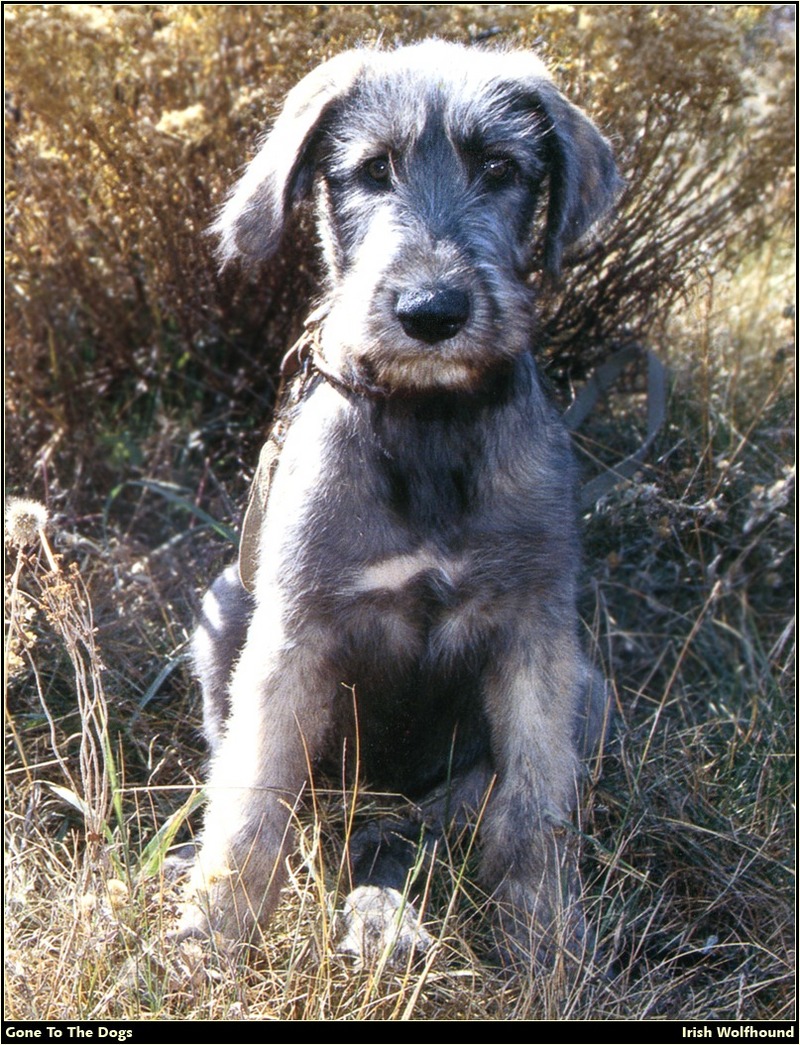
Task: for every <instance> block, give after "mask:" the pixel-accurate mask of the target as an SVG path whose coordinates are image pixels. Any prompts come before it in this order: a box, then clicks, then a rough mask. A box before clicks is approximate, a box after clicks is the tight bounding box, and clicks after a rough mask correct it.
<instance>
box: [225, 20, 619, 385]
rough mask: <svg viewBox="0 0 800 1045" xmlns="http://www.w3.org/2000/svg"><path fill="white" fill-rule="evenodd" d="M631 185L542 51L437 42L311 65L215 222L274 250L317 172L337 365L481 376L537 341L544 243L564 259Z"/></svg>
mask: <svg viewBox="0 0 800 1045" xmlns="http://www.w3.org/2000/svg"><path fill="white" fill-rule="evenodd" d="M619 186H620V180H619V178H618V176H617V173H616V167H615V164H614V160H613V157H612V154H611V149H610V147H609V145H608V143H607V142H606V140H605V138H603V136H602V135H601V134H600V132H599V131H598V130H597V129H596V127H595V126H594V125H593V124H592V123H591V121H590V120H588V119H587V117H586V116H584V115H583V114H582V113H581V112H580V111H579V110H578V109H577V108H575V106H573V105H572V104H571V103H570V102H568V101H567V100H566V99H565V98H564V97H563V95H562V94H561V93H560V92H559V91H558V90H557V89H556V87H555V86H554V85H553V82H552V80H551V78H550V77H549V75H548V73H547V71H546V69H545V67H544V66H543V65H542V63H541V62H540V61H539V59H538V58H536V57H535V56H534V55H532V54H530V53H529V52H521V51H508V52H497V51H494V52H493V51H485V50H479V49H469V48H465V47H461V46H459V45H456V44H448V43H444V42H442V41H427V42H425V43H422V44H417V45H413V46H411V47H404V48H399V49H397V50H394V51H380V50H368V49H363V50H354V51H348V52H345V53H343V54H341V55H339V56H337V57H336V58H333V59H331V60H330V61H328V62H325V63H324V64H323V65H321V66H320V67H319V68H317V69H315V70H314V71H313V72H311V73H310V74H309V75H308V76H306V77H305V78H304V79H303V80H302V81H301V82H300V83H299V84H298V85H297V86H296V87H295V88H294V89H293V90H292V91H291V92H290V93H289V95H288V97H287V99H286V102H285V104H284V107H283V110H282V112H281V113H280V115H279V116H278V119H277V120H276V122H275V125H274V127H273V129H272V131H271V132H270V134H269V135H268V136H267V138H266V139H265V141H264V144H263V146H262V147H261V149H260V151H259V153H258V154H257V156H256V157H255V159H254V160H253V161H252V163H251V164H250V166H249V167H248V168H247V170H246V172H245V174H244V176H243V177H242V179H241V180H240V182H239V183H238V185H237V186H236V187H235V189H234V191H233V193H232V195H231V196H230V198H229V200H228V202H227V204H226V205H225V206H224V208H223V210H222V212H221V214H220V216H219V219H218V220H217V222H216V224H215V226H214V230H215V231H216V233H217V234H218V235H219V240H220V247H219V253H220V257H221V258H222V259H223V261H228V260H230V259H232V258H234V257H236V256H240V255H243V256H244V257H245V258H250V259H264V258H268V257H269V256H270V255H271V254H272V253H273V252H274V251H275V250H276V249H277V248H278V245H279V243H280V241H281V236H282V233H283V229H284V225H285V222H286V217H287V215H288V213H289V211H290V210H291V209H292V207H294V206H295V205H296V204H297V203H298V202H300V201H301V200H303V199H305V198H308V197H309V196H310V195H311V194H312V191H313V190H314V189H315V187H316V189H317V200H318V213H319V228H320V235H321V239H322V243H323V247H324V250H325V257H326V261H327V267H328V287H327V298H328V305H329V311H328V317H327V319H326V321H325V324H324V326H323V330H322V345H323V351H324V354H325V359H326V363H327V365H328V367H329V368H332V369H333V370H334V371H335V372H336V373H337V375H338V376H339V377H340V378H341V379H342V380H343V382H344V383H346V384H347V383H349V384H352V385H353V386H354V387H360V386H363V387H367V386H369V387H374V388H377V389H380V390H383V391H388V392H392V391H414V390H423V389H426V390H427V389H437V388H445V387H447V388H471V387H474V386H475V385H476V383H477V382H478V381H479V379H480V377H481V375H482V374H484V373H485V372H486V371H487V370H489V369H490V368H491V367H492V366H494V365H495V363H497V362H498V361H499V360H502V359H508V358H509V357H513V356H514V355H517V354H519V353H520V352H521V351H524V350H525V349H526V348H528V347H529V345H530V338H531V325H532V307H531V302H530V292H529V288H528V285H527V282H526V277H527V275H528V274H529V272H530V271H531V268H532V266H533V263H534V258H535V257H536V256H537V250H536V248H537V246H538V247H539V248H540V253H541V257H542V258H543V264H544V268H545V269H546V270H547V272H549V273H550V274H552V275H555V274H557V273H558V271H559V269H560V267H561V263H562V258H563V255H564V253H565V251H566V250H567V249H568V248H569V247H570V246H572V245H573V244H574V243H576V242H577V241H578V240H579V239H580V238H581V237H582V236H583V235H584V233H586V232H587V230H588V229H589V228H590V227H591V225H592V224H593V223H594V222H595V221H596V220H597V219H598V218H599V217H600V216H601V215H602V214H603V213H604V212H605V211H606V210H607V209H608V208H609V206H610V205H611V203H612V201H613V199H614V197H615V195H616V193H617V192H618V189H619ZM432 349H438V351H432Z"/></svg>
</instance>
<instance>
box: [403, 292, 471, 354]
mask: <svg viewBox="0 0 800 1045" xmlns="http://www.w3.org/2000/svg"><path fill="white" fill-rule="evenodd" d="M395 312H396V315H397V318H398V319H399V320H400V325H401V326H402V328H403V330H405V332H406V334H408V336H409V337H413V338H414V340H415V341H425V342H427V343H428V344H429V345H433V344H435V343H436V342H437V341H447V339H448V338H451V337H455V336H456V334H457V333H458V332H459V330H461V328H462V327H463V326H464V324H465V323H466V321H467V319H468V318H469V295H468V294H467V293H466V291H463V290H450V289H448V290H442V289H439V290H436V289H434V290H409V291H406V292H405V293H404V294H401V295H400V297H399V298H398V301H397V308H396V310H395Z"/></svg>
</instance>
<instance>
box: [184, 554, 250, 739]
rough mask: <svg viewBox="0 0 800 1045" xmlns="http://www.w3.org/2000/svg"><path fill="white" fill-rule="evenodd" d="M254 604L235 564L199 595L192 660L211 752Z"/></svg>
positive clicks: (225, 715)
mask: <svg viewBox="0 0 800 1045" xmlns="http://www.w3.org/2000/svg"><path fill="white" fill-rule="evenodd" d="M254 606H255V602H254V600H253V597H252V595H250V594H249V592H247V591H245V589H244V588H243V587H242V582H241V581H240V580H239V570H238V567H237V566H235V565H234V566H229V567H228V568H227V569H226V570H225V571H224V572H223V573H221V574H220V575H219V577H217V579H216V580H215V581H214V583H213V584H212V585H211V587H210V588H209V589H208V591H207V592H206V594H205V596H204V597H203V603H202V606H201V608H200V618H199V620H198V622H197V628H196V629H195V633H194V635H193V636H192V661H193V663H194V670H195V674H196V676H197V678H198V680H199V682H200V686H201V688H202V691H203V732H204V733H205V736H206V740H207V741H208V746H209V748H210V750H211V752H212V754H213V753H215V752H216V751H217V749H218V747H219V744H220V740H221V738H222V731H223V727H224V725H225V722H226V721H227V718H228V713H229V711H230V692H229V690H230V684H231V678H232V676H233V668H234V665H235V664H236V661H237V660H238V659H239V656H240V655H241V652H242V649H243V648H244V644H245V640H246V638H247V628H248V626H249V624H250V620H251V618H252V616H253V609H254Z"/></svg>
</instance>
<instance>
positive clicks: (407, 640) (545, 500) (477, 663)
mask: <svg viewBox="0 0 800 1045" xmlns="http://www.w3.org/2000/svg"><path fill="white" fill-rule="evenodd" d="M617 183H618V179H617V175H616V172H615V167H614V163H613V160H612V157H611V153H610V150H609V147H608V144H607V143H606V141H605V140H604V139H603V138H602V136H601V135H600V134H599V133H598V131H597V130H596V129H595V127H594V126H593V125H592V124H591V123H590V122H589V121H588V120H587V119H586V117H585V116H583V115H582V114H581V113H580V112H579V111H578V110H577V109H575V108H574V107H573V106H572V105H571V104H570V103H569V102H567V101H566V100H565V99H564V98H563V97H562V96H561V95H560V94H559V92H558V91H557V90H556V88H555V87H554V86H553V84H552V82H551V80H550V78H549V76H548V74H547V73H546V71H545V69H544V68H543V66H542V65H541V63H540V62H539V61H538V59H536V58H535V57H533V56H532V55H530V54H528V53H523V52H507V53H496V52H494V53H492V52H486V51H480V50H470V49H467V48H461V47H459V46H456V45H453V44H445V43H442V42H437V41H429V42H426V43H423V44H420V45H416V46H413V47H407V48H401V49H398V50H395V51H372V50H357V51H351V52H348V53H345V54H342V55H340V56H339V57H337V58H334V59H333V60H331V61H329V62H326V63H325V64H324V65H322V66H321V67H320V68H318V69H316V70H315V71H314V72H312V73H310V74H309V75H308V76H307V77H306V78H305V79H304V80H303V81H302V82H301V83H300V84H299V85H298V86H297V87H295V89H294V90H293V91H292V92H291V93H290V94H289V96H288V98H287V100H286V104H285V106H284V109H283V111H282V113H281V115H280V116H279V117H278V119H277V122H276V124H275V127H274V129H273V130H272V132H271V134H270V135H269V136H268V137H267V138H266V140H265V142H264V145H263V147H262V149H261V151H260V152H259V153H258V155H257V156H256V158H255V159H254V160H253V162H252V164H251V165H250V167H249V168H248V170H247V172H246V173H245V175H244V177H243V178H242V180H241V182H240V183H239V185H238V187H237V188H236V190H235V191H234V193H233V195H232V196H231V198H230V200H229V202H228V204H227V205H226V206H225V208H224V210H223V211H222V213H221V216H220V218H219V220H218V222H217V224H216V230H217V232H218V233H219V236H220V242H221V248H220V249H221V254H222V257H223V259H225V260H228V259H231V258H233V257H235V256H238V255H247V256H251V257H255V258H264V257H268V256H269V255H270V254H271V253H272V252H273V251H274V250H275V249H276V248H277V246H278V244H279V242H280V239H281V232H282V228H283V225H284V222H285V218H286V215H287V212H288V211H289V210H290V209H291V207H292V206H293V205H294V204H295V203H296V202H297V201H299V200H301V199H303V198H306V197H309V196H311V195H313V196H314V197H315V199H316V204H317V211H318V219H319V231H320V236H321V240H322V245H323V250H324V255H325V261H326V267H327V282H326V285H325V287H324V291H323V297H322V306H321V308H320V310H319V316H320V317H321V318H320V319H319V324H318V329H317V340H316V347H315V349H314V362H315V366H316V369H315V371H314V373H313V376H312V377H311V379H310V381H309V382H308V384H307V386H306V388H305V390H304V392H303V394H302V395H300V396H299V398H298V399H296V401H295V402H294V405H293V406H291V408H290V410H289V412H288V415H287V416H285V417H284V418H283V424H284V426H285V428H286V435H285V441H284V444H283V448H282V451H281V455H280V459H279V463H278V466H277V470H276V471H275V473H274V478H273V480H272V487H271V490H270V494H269V499H268V503H267V504H266V506H265V507H263V521H262V522H261V524H260V525H261V531H260V538H259V540H258V555H257V560H258V565H257V571H256V575H255V584H254V592H253V594H252V596H251V595H249V594H247V593H246V592H245V590H244V588H243V587H242V585H241V583H240V580H239V577H238V575H237V573H236V571H235V568H234V569H231V570H229V571H226V573H225V574H223V575H222V577H220V578H219V579H218V581H217V582H216V584H215V585H214V586H213V587H212V589H211V590H210V592H209V593H208V595H207V596H206V599H205V602H204V616H203V619H202V621H201V624H200V627H199V629H198V632H197V635H196V637H195V644H194V649H195V658H196V664H197V668H198V672H199V675H200V678H201V680H202V683H203V688H204V697H205V707H206V732H207V735H208V739H209V741H210V744H211V747H212V753H213V761H212V767H211V774H210V779H209V783H208V792H209V806H208V812H207V816H206V824H205V832H204V839H203V847H202V852H201V854H200V857H199V859H198V862H197V865H196V869H195V873H194V879H193V899H192V902H191V903H189V904H188V905H187V911H186V915H185V919H184V929H185V930H186V931H189V932H193V931H198V930H199V931H202V932H205V931H208V929H209V928H211V929H217V930H220V931H222V932H223V933H224V934H226V935H228V936H231V937H234V938H243V937H246V936H249V935H250V933H251V931H252V929H253V928H254V926H256V925H263V924H264V923H265V921H266V919H267V918H268V916H269V915H270V913H271V912H272V910H273V908H274V906H275V903H276V900H277V894H278V890H279V888H280V885H281V882H282V880H283V875H284V862H285V857H286V853H287V850H288V849H289V847H290V846H291V820H292V811H293V809H294V808H295V806H296V804H297V801H298V796H299V795H300V794H301V792H302V790H303V788H304V785H305V783H306V781H307V778H308V776H309V773H310V772H312V771H314V770H315V769H316V768H318V767H321V766H327V767H334V768H335V767H338V768H335V771H336V773H337V774H338V777H339V779H341V771H342V759H343V758H344V759H345V762H346V763H347V764H346V767H345V768H346V770H347V771H348V772H350V773H352V772H353V771H354V764H353V763H354V761H355V754H354V753H355V752H356V750H358V751H359V752H360V755H359V760H360V761H359V766H358V770H359V772H360V773H361V775H362V776H363V778H364V779H365V780H366V781H367V782H368V783H369V784H370V785H373V786H376V787H379V788H383V789H389V790H392V791H394V792H398V793H401V794H404V795H406V796H408V797H409V798H411V799H413V800H416V801H418V803H419V804H418V806H417V807H416V813H415V816H414V817H412V818H411V819H409V820H408V821H407V822H405V823H402V822H401V823H400V824H399V825H397V824H396V825H395V826H394V828H393V829H391V830H389V829H388V828H387V827H386V826H385V825H382V824H380V823H379V824H376V825H368V827H367V828H365V829H364V830H362V832H361V833H359V834H357V835H356V837H355V838H354V840H353V843H352V846H351V861H352V871H353V882H354V887H355V892H354V894H353V896H352V897H351V898H350V901H349V902H348V910H349V911H350V925H349V927H348V930H347V934H346V939H345V946H346V947H347V948H348V949H359V946H361V949H362V950H367V949H368V944H367V942H366V940H365V942H364V943H363V945H358V943H356V944H354V943H353V941H354V939H356V940H357V939H358V938H359V932H360V930H359V929H358V926H359V925H364V926H367V925H368V926H369V933H368V934H369V936H370V939H371V940H373V941H374V938H375V934H376V929H375V926H376V924H377V925H378V927H379V928H378V931H377V936H378V938H379V940H380V939H382V936H386V938H387V939H388V938H389V936H390V934H391V932H393V931H395V929H396V925H395V917H394V912H396V911H397V910H398V902H397V892H394V891H393V890H397V891H402V889H403V884H404V880H405V877H406V873H407V871H408V869H409V867H410V866H411V863H412V861H413V859H414V849H415V847H416V844H417V843H418V841H419V839H420V836H421V832H422V829H423V825H424V826H426V827H427V831H428V836H427V837H428V838H430V837H433V836H435V835H436V834H437V832H442V831H443V830H445V829H446V827H447V826H448V823H450V822H452V820H453V819H455V820H456V821H459V822H462V821H465V820H466V818H467V817H468V815H469V814H470V813H473V812H474V811H475V810H476V809H478V808H479V807H480V806H481V803H482V802H483V801H484V798H485V795H486V793H487V788H488V787H489V785H490V782H491V781H493V784H492V786H491V792H490V794H489V797H488V800H487V801H486V808H485V811H484V816H483V822H482V825H481V829H480V830H481V852H482V864H481V875H482V879H483V883H484V884H485V886H486V887H487V889H488V890H489V891H490V892H491V893H492V894H493V896H494V897H495V899H496V902H497V910H498V926H499V928H500V930H501V932H499V933H498V936H499V937H506V936H507V937H508V939H509V941H510V942H509V943H507V944H506V945H505V947H504V948H502V949H503V950H504V952H505V953H506V954H507V955H512V956H513V957H514V958H515V960H522V961H533V960H534V959H535V958H536V957H537V955H541V954H542V953H543V951H547V950H549V949H550V948H551V947H552V946H553V944H554V943H555V942H556V941H557V940H558V939H560V940H568V941H569V940H570V939H571V940H572V942H575V940H576V939H577V938H579V937H580V933H581V930H580V919H579V917H578V916H577V914H574V913H570V904H569V901H570V897H571V889H572V883H573V871H572V865H573V863H574V854H572V853H568V852H567V846H566V844H565V841H564V834H565V831H564V824H565V823H566V822H567V821H568V819H569V817H570V815H571V812H572V810H573V809H574V806H575V802H576V795H577V790H578V776H579V759H580V757H581V755H582V754H583V753H584V752H585V751H587V750H589V749H591V747H592V744H593V743H594V742H595V740H596V738H597V736H598V734H599V731H600V729H601V728H602V720H603V717H604V712H605V696H604V687H603V685H602V683H601V682H599V681H598V680H597V679H596V677H595V675H594V672H593V670H592V669H591V667H590V666H589V665H588V663H587V660H586V659H585V656H584V654H583V652H582V650H581V647H580V643H579V641H578V633H577V631H578V629H577V621H576V613H575V583H576V570H577V563H578V538H577V533H576V522H575V510H574V493H575V475H574V470H573V464H572V455H571V452H570V446H569V439H568V436H567V434H566V432H565V430H564V428H563V427H562V425H561V423H560V422H559V420H558V418H557V416H556V415H555V413H554V412H553V410H552V409H551V407H550V405H549V404H548V402H547V401H546V399H545V397H544V395H543V393H542V390H541V388H540V384H539V380H538V377H537V372H536V367H535V364H534V362H533V358H532V354H531V350H532V349H533V348H534V347H535V333H534V332H535V309H534V302H533V300H532V292H531V288H530V285H529V282H528V280H527V277H528V275H529V273H530V271H531V268H532V266H533V264H534V260H535V259H536V258H537V257H539V258H541V259H542V264H543V266H544V267H545V268H546V269H548V270H550V271H552V272H555V271H557V270H558V268H559V265H560V263H561V261H562V255H563V254H564V252H565V250H566V249H567V248H568V247H569V246H570V245H571V244H572V243H573V242H575V241H576V239H577V238H578V237H580V236H581V235H582V234H583V233H584V232H586V230H587V229H588V228H589V226H591V224H592V223H593V222H594V221H595V220H596V219H597V218H598V217H599V216H600V215H601V214H602V213H603V212H604V211H605V210H606V209H607V207H608V206H609V205H610V203H611V201H612V199H613V196H614V194H615V192H616V190H617ZM356 731H358V744H357V743H356V739H355V738H356ZM426 795H431V796H432V797H430V798H429V799H426V798H425V796H426ZM381 912H388V913H385V914H381ZM403 924H404V925H405V926H406V928H408V927H409V926H410V928H409V929H408V933H410V934H411V935H410V936H409V935H408V933H406V937H405V943H404V944H403V946H404V947H407V946H408V945H409V940H410V941H411V945H413V943H414V942H416V943H417V945H419V946H424V945H425V943H426V941H427V939H428V937H427V935H426V933H425V931H424V930H423V929H421V928H420V929H419V930H418V932H417V935H416V938H415V936H414V928H413V927H414V925H415V916H414V915H413V912H412V913H411V914H410V915H409V913H408V912H406V913H405V914H404V916H403ZM565 924H566V926H567V928H568V930H570V931H568V932H567V933H566V934H564V933H561V929H562V928H563V927H564V925H565ZM381 925H384V926H385V930H386V931H385V933H382V932H381V931H380V926H381ZM570 932H571V936H570ZM364 934H365V935H366V934H367V930H364ZM543 945H544V946H543Z"/></svg>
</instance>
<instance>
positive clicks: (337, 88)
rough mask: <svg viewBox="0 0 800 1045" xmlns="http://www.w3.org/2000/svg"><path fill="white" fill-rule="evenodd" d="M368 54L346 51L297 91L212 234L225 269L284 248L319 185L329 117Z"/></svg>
mask: <svg viewBox="0 0 800 1045" xmlns="http://www.w3.org/2000/svg"><path fill="white" fill-rule="evenodd" d="M365 61H366V59H365V57H364V52H359V51H345V52H344V53H343V54H340V55H337V56H336V57H335V58H332V59H331V60H330V61H328V62H325V63H324V64H323V65H321V66H319V67H318V68H316V69H314V70H313V72H311V73H309V74H308V76H306V77H305V78H304V79H302V80H301V81H300V83H299V84H297V86H296V87H294V88H292V90H291V91H290V92H289V94H288V95H287V97H286V101H285V103H284V106H283V109H282V110H281V113H280V115H279V116H278V119H277V120H276V121H275V125H274V126H273V128H272V130H271V131H270V133H269V134H268V135H267V137H266V139H265V140H264V143H263V145H262V146H261V148H260V149H259V151H258V153H257V154H256V156H255V158H254V159H253V160H252V162H251V163H250V165H249V166H248V168H247V170H246V171H245V173H244V175H243V176H242V178H241V179H240V180H239V182H238V183H237V184H236V185H235V186H234V189H233V191H232V192H231V194H230V196H229V198H228V201H227V202H226V203H225V205H224V206H223V208H222V210H221V212H220V215H219V217H218V218H217V220H216V221H215V222H214V224H213V225H212V226H211V229H210V231H211V232H212V233H216V234H217V235H218V236H219V247H218V248H217V253H218V255H219V257H220V259H221V261H222V263H223V264H225V263H227V262H228V261H230V260H232V259H233V258H235V257H237V255H240V254H244V255H246V256H247V257H249V258H251V259H254V260H257V259H263V258H267V257H269V256H270V255H271V254H273V253H274V252H275V251H276V250H277V248H278V244H279V243H280V238H281V235H282V233H283V226H284V223H285V220H286V216H287V215H288V213H289V211H290V210H291V208H292V206H293V205H294V204H295V203H296V202H298V201H299V200H301V199H304V198H305V197H307V196H308V195H309V194H310V192H311V188H312V186H313V183H314V173H315V169H314V166H315V162H316V156H315V145H316V140H317V137H318V131H319V128H320V126H321V123H322V120H323V118H324V116H325V114H326V113H327V112H328V111H329V110H330V108H331V107H332V106H333V105H334V103H335V102H336V101H337V99H339V98H341V97H342V96H343V95H344V94H346V93H347V91H348V90H350V88H351V87H352V86H353V84H354V83H355V81H356V78H357V77H358V75H359V73H360V72H361V71H362V70H363V68H364V65H365Z"/></svg>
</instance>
